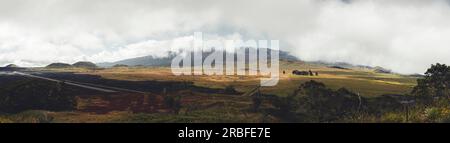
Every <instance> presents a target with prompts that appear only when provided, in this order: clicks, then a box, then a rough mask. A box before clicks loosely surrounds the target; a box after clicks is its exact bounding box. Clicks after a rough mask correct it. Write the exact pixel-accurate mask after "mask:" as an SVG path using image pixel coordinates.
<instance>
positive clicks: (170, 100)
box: [164, 96, 181, 114]
mask: <svg viewBox="0 0 450 143" xmlns="http://www.w3.org/2000/svg"><path fill="white" fill-rule="evenodd" d="M164 104H165V105H166V107H168V108H169V109H171V110H172V112H173V113H175V114H178V113H179V112H180V109H181V102H180V97H179V96H176V97H174V96H164Z"/></svg>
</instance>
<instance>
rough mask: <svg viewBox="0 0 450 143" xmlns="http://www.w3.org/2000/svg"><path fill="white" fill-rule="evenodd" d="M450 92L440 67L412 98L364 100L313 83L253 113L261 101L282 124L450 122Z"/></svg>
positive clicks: (447, 70) (446, 71)
mask: <svg viewBox="0 0 450 143" xmlns="http://www.w3.org/2000/svg"><path fill="white" fill-rule="evenodd" d="M449 91H450V67H449V66H446V65H445V64H439V63H438V64H436V65H432V66H431V68H429V69H428V70H427V72H426V73H425V77H424V78H421V79H418V85H417V86H416V87H415V88H414V90H413V91H412V93H410V94H405V95H382V96H379V97H372V98H365V97H363V96H361V95H358V94H356V93H353V92H351V91H349V90H347V89H345V88H341V89H338V90H332V89H329V88H327V87H326V85H324V84H323V83H319V82H316V81H313V80H312V81H309V82H306V83H304V84H301V85H300V86H299V87H298V89H297V90H296V91H295V92H294V94H293V95H291V96H288V97H279V96H263V97H258V98H255V100H254V101H253V102H254V105H255V106H254V108H255V109H254V110H258V109H257V108H258V105H259V104H260V103H261V100H265V101H269V102H271V103H272V105H273V106H274V107H275V108H268V109H265V110H262V109H259V110H258V111H260V112H265V114H270V115H273V116H276V117H278V118H279V119H281V120H282V121H283V122H450V100H449V99H450V92H449Z"/></svg>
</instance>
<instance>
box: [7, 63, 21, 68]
mask: <svg viewBox="0 0 450 143" xmlns="http://www.w3.org/2000/svg"><path fill="white" fill-rule="evenodd" d="M18 67H19V66H17V65H15V64H9V65H7V66H5V68H18Z"/></svg>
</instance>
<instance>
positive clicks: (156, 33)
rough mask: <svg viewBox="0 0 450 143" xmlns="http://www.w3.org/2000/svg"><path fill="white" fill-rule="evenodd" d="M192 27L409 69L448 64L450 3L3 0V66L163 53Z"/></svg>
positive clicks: (313, 56) (310, 57)
mask: <svg viewBox="0 0 450 143" xmlns="http://www.w3.org/2000/svg"><path fill="white" fill-rule="evenodd" d="M194 32H203V33H204V35H205V36H206V37H207V38H211V39H215V38H218V39H242V40H249V39H255V40H280V49H281V50H284V51H288V52H290V53H291V54H292V55H294V56H297V57H298V58H300V59H301V60H305V61H325V62H347V63H351V64H357V65H368V66H382V67H385V68H388V69H392V70H393V71H394V72H398V73H405V74H410V73H423V72H424V71H425V70H426V69H427V68H428V67H429V66H430V65H431V64H434V63H437V62H439V63H445V64H450V3H449V1H447V0H182V1H179V0H127V1H124V0H39V1H37V0H0V65H6V64H10V63H14V64H18V65H19V66H44V65H46V64H49V63H53V62H66V63H74V62H76V61H93V62H97V63H98V62H113V61H118V60H123V59H128V58H134V57H141V56H147V55H153V56H165V55H166V53H167V51H169V50H170V47H171V46H174V45H176V46H178V47H183V46H188V45H189V44H187V43H189V42H188V41H189V40H190V39H192V35H193V34H194Z"/></svg>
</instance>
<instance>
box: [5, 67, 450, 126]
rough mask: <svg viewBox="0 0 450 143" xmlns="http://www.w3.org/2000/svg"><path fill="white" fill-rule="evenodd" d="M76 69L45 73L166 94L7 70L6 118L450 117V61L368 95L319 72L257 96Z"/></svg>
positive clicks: (438, 119) (232, 89) (310, 119)
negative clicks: (117, 91)
mask: <svg viewBox="0 0 450 143" xmlns="http://www.w3.org/2000/svg"><path fill="white" fill-rule="evenodd" d="M70 75H71V74H52V73H48V74H47V75H45V76H47V77H51V78H57V79H63V80H70V81H79V82H88V83H94V84H96V83H97V84H104V85H108V86H115V87H121V88H127V89H133V90H142V91H146V92H149V93H152V94H155V95H158V96H148V95H145V94H144V95H139V96H138V95H133V94H129V95H127V96H122V95H114V96H112V95H106V94H105V93H99V92H96V91H89V90H87V89H79V88H77V87H70V86H66V85H64V84H62V83H57V82H50V81H43V80H40V79H32V78H26V77H22V76H12V75H0V79H1V80H0V95H1V96H0V122H2V120H1V119H2V118H1V116H5V115H11V116H19V117H20V116H22V115H23V116H25V115H26V116H33V117H36V116H39V119H42V120H43V121H52V120H51V119H48V116H46V115H47V114H40V113H39V114H37V112H33V111H30V110H44V111H52V112H60V111H62V112H71V111H75V112H89V113H98V114H108V113H109V112H113V111H127V112H131V114H128V113H126V115H121V116H127V118H126V119H119V120H113V121H123V122H191V121H199V122H248V121H250V119H252V120H251V121H250V122H255V121H256V122H307V123H308V122H324V123H328V122H450V101H449V100H450V83H449V82H450V67H449V66H447V65H445V64H439V63H438V64H435V65H432V66H431V67H430V68H429V69H428V70H427V71H426V73H425V76H423V77H421V78H419V79H418V81H417V83H418V84H417V86H415V87H414V89H413V91H412V92H411V93H405V94H402V95H400V94H386V95H381V96H376V97H369V96H363V95H360V94H359V93H355V92H353V91H351V90H349V89H346V88H340V89H331V88H329V87H327V85H325V84H323V83H321V82H317V81H314V80H310V81H308V82H305V83H302V84H300V85H298V88H297V89H295V91H294V92H292V93H293V94H292V95H290V96H285V97H283V96H278V95H267V94H264V93H259V91H258V92H257V93H258V94H255V95H253V96H251V97H249V96H240V95H242V93H239V92H237V91H236V90H235V87H233V86H227V87H226V88H224V89H211V88H205V87H198V86H195V85H193V84H192V83H187V82H170V81H168V82H156V81H154V82H153V81H134V82H130V81H120V80H105V79H101V78H100V77H93V76H88V75H84V76H83V75H80V76H77V77H73V76H70ZM127 94H128V93H127ZM80 95H82V96H80ZM100 95H101V96H100ZM141 99H142V100H141ZM128 100H129V101H128ZM79 101H82V102H81V103H82V104H87V103H95V105H94V106H92V107H90V108H79V107H80V106H83V105H79V104H80V103H79ZM159 104H161V105H159ZM154 105H158V106H154ZM85 106H86V105H85ZM99 111H102V112H99ZM148 111H152V112H148ZM153 111H154V112H153ZM71 114H72V113H71ZM71 114H69V113H64V114H63V115H71ZM73 114H74V113H73ZM260 115H261V116H260ZM111 118H114V116H112V117H111ZM8 119H9V118H8ZM247 119H248V120H247ZM22 121H23V120H22ZM24 122H28V121H24ZM33 122H34V121H33ZM36 122H41V121H40V120H39V121H36Z"/></svg>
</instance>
